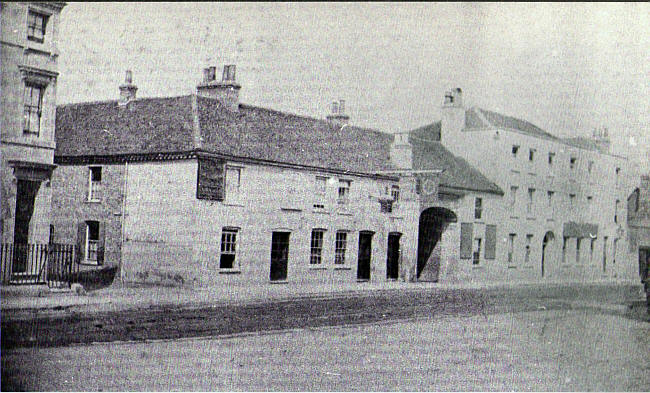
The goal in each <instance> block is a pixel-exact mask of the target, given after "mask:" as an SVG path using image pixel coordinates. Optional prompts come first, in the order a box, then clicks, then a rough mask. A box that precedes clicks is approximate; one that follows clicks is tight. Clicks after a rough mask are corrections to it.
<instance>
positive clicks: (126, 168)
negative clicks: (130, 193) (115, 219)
mask: <svg viewBox="0 0 650 393" xmlns="http://www.w3.org/2000/svg"><path fill="white" fill-rule="evenodd" d="M128 177H129V162H128V161H124V184H123V185H122V215H121V217H120V221H121V225H120V229H121V230H120V264H119V267H118V269H119V270H120V282H121V283H122V284H124V272H123V271H122V261H123V260H124V240H125V234H126V230H125V229H124V226H125V224H126V190H127V179H128Z"/></svg>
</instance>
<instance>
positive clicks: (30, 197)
mask: <svg viewBox="0 0 650 393" xmlns="http://www.w3.org/2000/svg"><path fill="white" fill-rule="evenodd" d="M17 180H18V182H17V185H16V215H15V217H16V219H15V225H14V257H13V267H12V271H13V272H14V273H25V272H26V271H27V258H28V255H27V250H28V247H27V243H29V226H30V223H31V221H32V215H33V214H34V202H35V201H36V194H37V193H38V189H39V187H40V186H41V182H40V181H31V180H23V179H17Z"/></svg>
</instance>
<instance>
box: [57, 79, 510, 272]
mask: <svg viewBox="0 0 650 393" xmlns="http://www.w3.org/2000/svg"><path fill="white" fill-rule="evenodd" d="M234 71H235V69H234V66H226V67H225V68H224V74H223V78H222V79H221V80H220V81H218V80H217V79H216V77H215V69H214V67H210V68H208V69H206V70H205V73H204V78H203V81H202V82H201V83H200V84H199V85H198V86H197V92H196V94H192V95H187V96H180V97H166V98H142V99H139V98H136V92H137V88H136V87H135V85H134V84H133V81H132V76H131V74H130V73H127V78H126V81H125V83H124V84H123V85H122V86H120V99H119V100H113V101H104V102H92V103H80V104H70V105H62V106H60V107H59V108H58V110H57V151H56V155H55V162H56V163H57V165H58V167H57V169H56V170H55V172H54V175H53V180H52V184H53V190H54V191H53V193H54V196H53V211H54V212H55V214H54V219H53V226H54V232H53V237H54V239H55V241H58V242H76V243H77V244H78V246H79V249H80V250H81V253H82V257H81V262H82V263H84V264H86V265H88V266H93V265H102V264H103V265H108V264H111V265H120V266H121V273H120V275H121V278H122V280H124V281H136V282H169V283H176V284H186V285H188V284H189V285H211V284H220V283H235V282H246V283H255V282H257V283H267V282H269V281H271V282H285V281H288V282H298V283H302V282H306V283H308V282H336V281H356V280H360V281H368V280H370V281H376V280H387V279H401V280H417V279H422V280H432V281H436V280H438V279H442V278H443V277H447V276H449V277H452V276H454V274H456V271H455V270H448V269H446V265H443V264H441V261H442V260H446V259H444V258H443V257H445V258H446V257H452V258H453V256H454V255H455V251H454V247H457V246H456V245H457V242H458V239H459V236H458V235H457V234H456V235H454V233H455V232H458V229H457V228H456V226H455V225H456V224H454V221H456V220H458V219H463V220H465V219H466V216H470V215H472V216H473V215H474V214H475V209H474V208H475V206H474V204H475V198H474V197H475V196H477V197H482V198H483V199H484V201H485V202H484V205H483V212H484V213H483V214H484V217H485V218H484V219H486V220H487V222H488V224H490V225H493V224H494V221H490V220H491V216H492V214H493V213H492V202H491V201H492V200H493V199H494V198H497V197H498V196H499V195H502V191H501V190H500V188H499V187H498V186H496V184H494V183H492V182H491V181H489V180H488V179H487V178H485V177H484V176H483V175H481V174H480V173H479V172H478V171H477V170H475V169H473V168H472V167H471V166H470V165H469V164H467V162H466V161H464V160H462V159H459V158H457V157H455V156H453V155H452V154H451V153H449V152H448V151H447V150H446V149H445V148H444V147H442V145H441V144H440V143H438V142H429V141H420V140H411V139H409V138H407V137H406V136H405V135H400V134H398V135H392V134H387V133H382V132H379V131H374V130H368V129H362V128H358V127H354V126H352V125H350V124H348V120H349V118H348V116H347V115H346V114H345V107H344V102H342V101H340V102H336V103H335V104H334V105H333V107H332V113H331V114H330V115H329V116H327V119H326V120H319V119H313V118H308V117H304V116H298V115H293V114H287V113H281V112H278V111H274V110H270V109H265V108H259V107H254V106H250V105H245V104H241V103H239V100H238V92H239V89H240V86H239V85H238V84H237V83H236V81H235V78H234ZM467 195H471V197H469V198H467V197H466V196H467ZM440 196H442V198H440ZM445 205H446V206H448V207H451V208H453V209H454V211H452V210H450V209H449V208H446V207H445ZM448 227H450V228H456V230H455V231H452V230H448V231H445V229H446V228H448ZM488 231H490V230H488ZM443 244H447V246H446V247H441V246H438V245H443ZM492 244H494V242H492ZM456 259H457V258H456ZM457 270H458V269H457Z"/></svg>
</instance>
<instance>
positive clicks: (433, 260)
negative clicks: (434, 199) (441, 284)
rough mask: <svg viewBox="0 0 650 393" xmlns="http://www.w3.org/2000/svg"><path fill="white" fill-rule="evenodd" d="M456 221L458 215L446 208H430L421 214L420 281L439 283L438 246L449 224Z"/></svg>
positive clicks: (418, 270)
mask: <svg viewBox="0 0 650 393" xmlns="http://www.w3.org/2000/svg"><path fill="white" fill-rule="evenodd" d="M456 221H457V218H456V214H455V213H454V212H453V211H451V210H449V209H446V208H444V207H430V208H428V209H425V210H424V211H422V213H421V214H420V225H419V229H418V260H417V279H418V280H419V281H434V282H435V281H438V275H439V273H440V260H441V250H440V247H436V246H437V245H438V243H439V242H440V238H441V237H442V234H443V232H444V231H445V230H446V229H447V226H448V225H449V223H450V222H456Z"/></svg>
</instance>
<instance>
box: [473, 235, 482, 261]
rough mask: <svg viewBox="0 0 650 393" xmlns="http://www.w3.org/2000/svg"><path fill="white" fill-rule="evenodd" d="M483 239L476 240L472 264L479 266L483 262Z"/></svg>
mask: <svg viewBox="0 0 650 393" xmlns="http://www.w3.org/2000/svg"><path fill="white" fill-rule="evenodd" d="M481 242H482V239H481V238H476V239H474V252H473V253H472V264H473V265H478V264H479V262H480V260H481Z"/></svg>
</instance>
